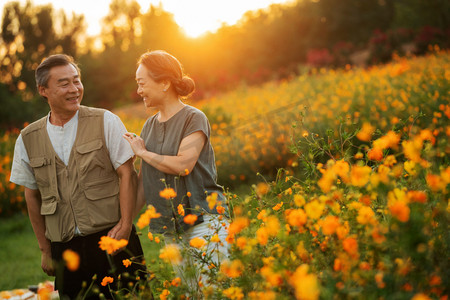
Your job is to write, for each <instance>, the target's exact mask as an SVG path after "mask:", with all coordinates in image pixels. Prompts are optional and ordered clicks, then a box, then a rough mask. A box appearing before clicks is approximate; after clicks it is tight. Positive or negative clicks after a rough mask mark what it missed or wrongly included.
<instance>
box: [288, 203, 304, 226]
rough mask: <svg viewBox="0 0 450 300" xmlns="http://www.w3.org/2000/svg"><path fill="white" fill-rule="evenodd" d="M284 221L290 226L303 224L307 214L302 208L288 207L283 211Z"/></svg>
mask: <svg viewBox="0 0 450 300" xmlns="http://www.w3.org/2000/svg"><path fill="white" fill-rule="evenodd" d="M285 216H286V221H287V222H288V223H289V225H291V226H297V227H300V226H303V225H305V223H306V220H307V216H306V213H305V211H304V210H303V209H301V208H299V209H290V210H286V212H285Z"/></svg>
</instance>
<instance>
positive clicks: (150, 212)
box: [136, 205, 161, 229]
mask: <svg viewBox="0 0 450 300" xmlns="http://www.w3.org/2000/svg"><path fill="white" fill-rule="evenodd" d="M159 217H161V214H160V213H157V212H156V209H155V208H154V207H153V206H152V205H149V206H148V207H147V210H146V211H145V212H144V213H143V214H142V215H140V216H139V220H138V221H137V223H136V226H137V227H139V229H142V228H144V227H145V226H147V225H148V224H149V223H150V220H151V219H157V218H159Z"/></svg>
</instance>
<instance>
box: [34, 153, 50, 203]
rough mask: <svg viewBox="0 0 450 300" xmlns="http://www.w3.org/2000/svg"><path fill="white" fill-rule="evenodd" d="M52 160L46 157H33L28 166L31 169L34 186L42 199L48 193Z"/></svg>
mask: <svg viewBox="0 0 450 300" xmlns="http://www.w3.org/2000/svg"><path fill="white" fill-rule="evenodd" d="M51 165H52V160H51V159H50V158H47V157H33V158H30V166H31V167H32V168H33V172H34V178H35V179H36V184H37V186H38V188H39V190H40V192H41V194H42V197H45V195H47V194H48V192H49V191H50V177H51V171H52V170H51V168H50V167H51Z"/></svg>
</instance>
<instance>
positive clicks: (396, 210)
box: [388, 201, 410, 223]
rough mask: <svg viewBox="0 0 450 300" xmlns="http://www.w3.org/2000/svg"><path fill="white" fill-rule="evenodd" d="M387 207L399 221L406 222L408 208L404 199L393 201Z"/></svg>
mask: <svg viewBox="0 0 450 300" xmlns="http://www.w3.org/2000/svg"><path fill="white" fill-rule="evenodd" d="M388 208H389V210H390V212H391V214H392V215H393V216H394V217H396V218H397V219H398V220H399V221H400V222H403V223H404V222H408V220H409V213H410V209H409V207H408V204H407V203H406V202H405V201H396V202H395V203H393V204H391V205H388Z"/></svg>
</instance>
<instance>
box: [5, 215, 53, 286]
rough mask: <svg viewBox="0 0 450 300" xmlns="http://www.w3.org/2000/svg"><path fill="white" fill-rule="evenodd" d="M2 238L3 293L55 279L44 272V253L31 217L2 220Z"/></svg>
mask: <svg viewBox="0 0 450 300" xmlns="http://www.w3.org/2000/svg"><path fill="white" fill-rule="evenodd" d="M0 236H2V242H1V244H2V246H1V247H0V266H1V267H0V269H1V272H0V291H3V290H12V289H19V288H28V286H30V285H36V284H38V283H39V282H43V281H46V280H50V281H53V280H54V278H53V277H49V276H47V275H46V274H45V273H44V272H43V271H42V269H41V252H40V250H39V246H38V242H37V240H36V237H35V235H34V232H33V228H32V227H31V223H30V220H29V219H28V216H26V215H21V214H18V215H15V216H14V217H12V218H8V219H1V220H0Z"/></svg>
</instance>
